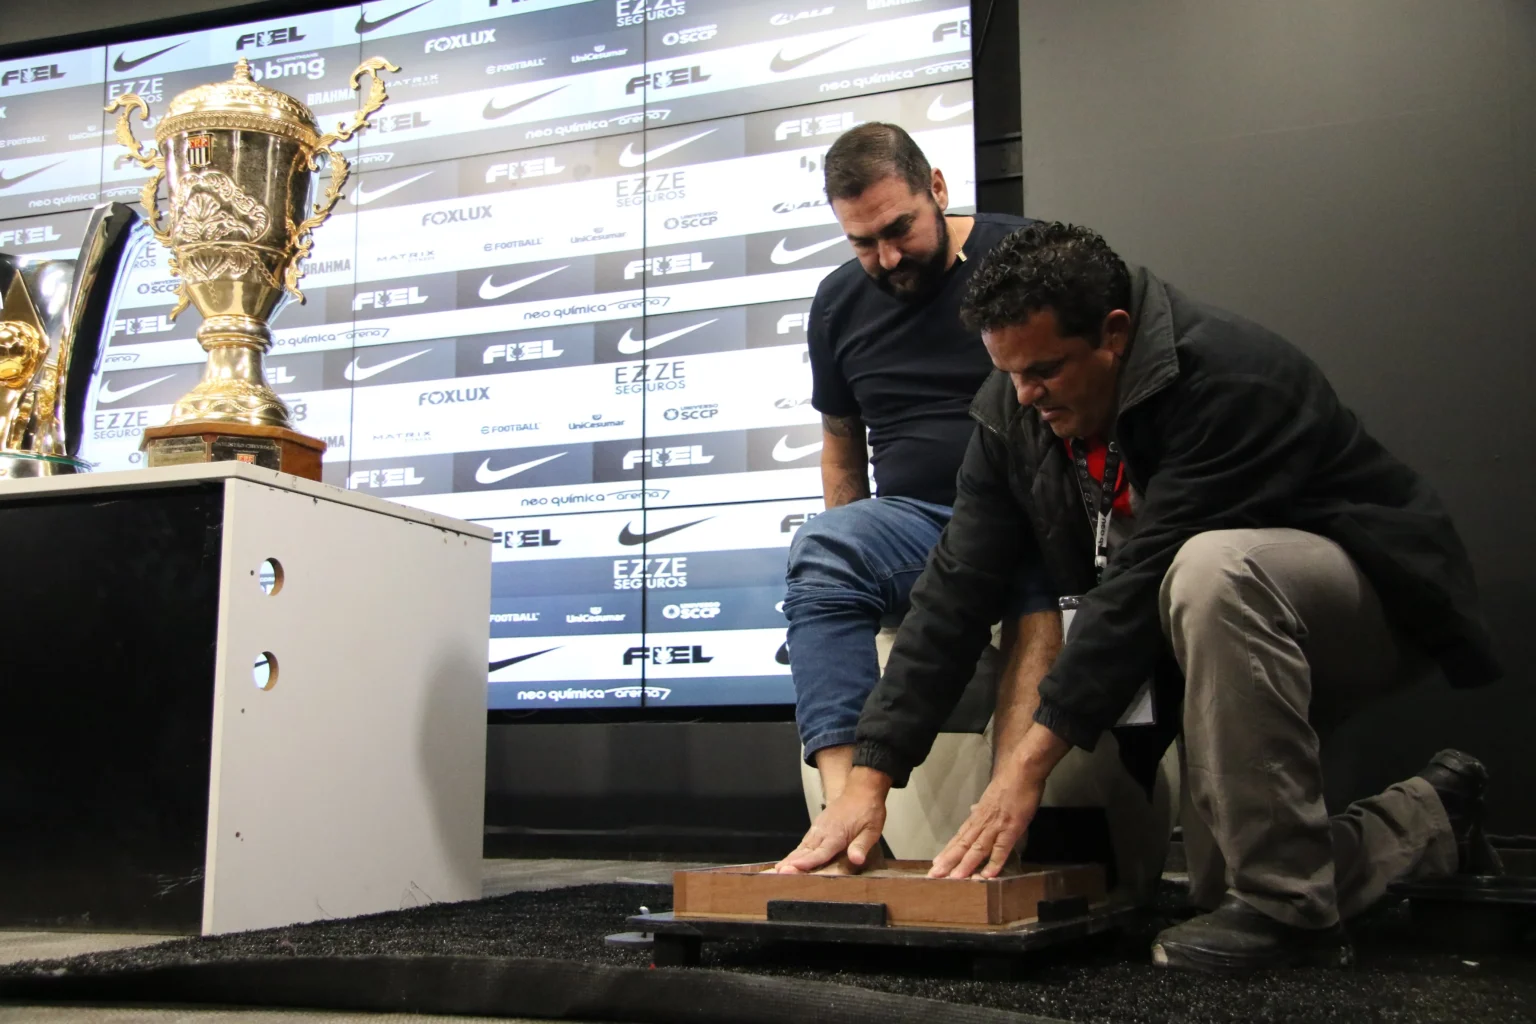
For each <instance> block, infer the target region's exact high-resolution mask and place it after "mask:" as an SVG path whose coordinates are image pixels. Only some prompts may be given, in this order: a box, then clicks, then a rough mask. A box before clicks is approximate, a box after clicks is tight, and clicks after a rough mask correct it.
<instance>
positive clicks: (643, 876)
mask: <svg viewBox="0 0 1536 1024" xmlns="http://www.w3.org/2000/svg"><path fill="white" fill-rule="evenodd" d="M697 866H702V865H695V864H684V863H674V862H660V861H632V860H488V861H486V862H485V873H484V876H483V882H482V886H481V891H482V892H483V893H484V895H486V896H501V895H503V894H505V893H509V892H520V891H527V890H536V889H554V888H558V887H560V886H564V885H588V884H592V883H597V882H666V883H670V882H671V881H672V872H673V871H676V870H677V869H679V868H686V867H697ZM637 909H638V908H637ZM165 940H166V936H163V935H125V934H106V933H98V932H19V931H0V964H9V963H17V962H19V961H22V960H52V959H57V958H59V957H67V956H75V955H77V954H80V953H95V952H101V951H103V950H109V949H123V948H126V947H129V946H143V945H148V944H150V943H154V942H164V941H165ZM485 1019H486V1018H484V1017H423V1016H418V1015H416V1014H387V1015H385V1014H367V1013H313V1012H302V1011H294V1010H271V1011H265V1010H198V1009H176V1010H154V1009H108V1008H99V1007H85V1006H63V1007H40V1006H0V1024H13V1022H14V1024H20V1022H22V1021H26V1022H28V1024H31V1022H33V1021H40V1022H46V1024H65V1022H70V1024H73V1022H75V1021H81V1022H88V1024H278V1022H287V1021H305V1022H312V1024H355V1022H360V1021H368V1022H370V1024H372V1022H375V1021H387V1022H388V1024H418V1022H420V1024H425V1022H427V1021H434V1022H437V1021H442V1022H448V1021H470V1020H479V1021H483V1020H485ZM507 1019H511V1018H507Z"/></svg>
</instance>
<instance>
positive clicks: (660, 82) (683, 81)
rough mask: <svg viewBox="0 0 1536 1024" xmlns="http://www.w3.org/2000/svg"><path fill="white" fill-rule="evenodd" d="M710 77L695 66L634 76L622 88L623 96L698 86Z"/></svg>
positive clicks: (710, 76)
mask: <svg viewBox="0 0 1536 1024" xmlns="http://www.w3.org/2000/svg"><path fill="white" fill-rule="evenodd" d="M712 77H714V76H712V75H706V74H705V73H704V72H703V70H702V69H701V68H700V67H699V66H698V65H697V64H695V65H694V66H693V67H688V68H670V69H668V70H666V71H652V72H651V73H650V74H648V75H636V76H635V77H634V78H631V79H630V80H629V82H628V83H627V84H626V85H625V86H624V95H626V96H633V95H634V94H635V93H637V92H639V91H640V90H641V89H647V88H649V89H671V88H674V87H676V86H680V85H698V84H700V83H701V82H707V81H709V80H710V79H711V78H712Z"/></svg>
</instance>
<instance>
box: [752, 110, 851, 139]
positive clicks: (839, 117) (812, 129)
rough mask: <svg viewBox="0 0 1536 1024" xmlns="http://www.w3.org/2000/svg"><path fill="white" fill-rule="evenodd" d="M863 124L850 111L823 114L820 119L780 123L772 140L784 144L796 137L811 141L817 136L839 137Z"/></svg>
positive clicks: (810, 118) (803, 118)
mask: <svg viewBox="0 0 1536 1024" xmlns="http://www.w3.org/2000/svg"><path fill="white" fill-rule="evenodd" d="M863 123H864V122H863V121H860V120H859V119H858V118H857V117H855V116H854V113H853V111H851V110H845V111H843V112H842V113H840V114H823V115H821V116H820V117H802V118H797V119H795V120H792V121H780V122H779V126H778V127H777V128H775V129H774V130H773V138H774V140H775V141H776V142H785V141H787V140H789V139H791V138H794V137H796V136H798V137H800V138H802V139H811V138H815V137H816V136H818V135H841V134H843V132H845V131H847V130H848V129H850V128H856V127H858V126H859V125H861V124H863Z"/></svg>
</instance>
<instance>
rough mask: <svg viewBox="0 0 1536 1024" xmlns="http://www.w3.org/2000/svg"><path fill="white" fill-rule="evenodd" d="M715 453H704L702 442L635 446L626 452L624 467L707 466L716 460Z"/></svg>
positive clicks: (627, 468)
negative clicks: (666, 445) (662, 446)
mask: <svg viewBox="0 0 1536 1024" xmlns="http://www.w3.org/2000/svg"><path fill="white" fill-rule="evenodd" d="M714 461H715V457H714V456H713V455H705V454H704V446H703V445H701V444H691V445H682V446H679V447H675V448H635V449H632V450H630V451H628V452H625V453H624V468H625V469H626V470H629V469H634V468H635V467H636V466H639V465H648V466H653V467H655V468H657V469H663V468H665V467H668V466H707V465H709V463H711V462H714Z"/></svg>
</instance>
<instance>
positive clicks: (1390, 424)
mask: <svg viewBox="0 0 1536 1024" xmlns="http://www.w3.org/2000/svg"><path fill="white" fill-rule="evenodd" d="M1020 66H1021V70H1022V80H1021V96H1022V100H1023V107H1022V129H1023V151H1024V155H1023V166H1024V205H1025V211H1026V212H1027V213H1028V214H1030V215H1032V216H1036V217H1046V218H1051V219H1062V220H1070V221H1077V222H1081V223H1085V224H1089V225H1092V226H1093V227H1095V228H1097V229H1098V230H1099V231H1101V232H1102V233H1103V234H1104V235H1105V236H1106V237H1107V238H1108V239H1109V241H1110V243H1111V244H1112V245H1114V246H1115V247H1116V248H1117V249H1118V250H1119V251H1120V252H1121V253H1122V254H1123V255H1124V256H1125V257H1126V258H1127V259H1131V260H1135V261H1137V262H1141V263H1145V264H1146V265H1148V266H1149V267H1151V268H1152V269H1153V270H1155V271H1156V272H1157V273H1159V274H1160V275H1162V276H1163V277H1165V278H1166V279H1168V280H1169V281H1171V282H1173V283H1175V284H1177V285H1179V286H1181V287H1183V288H1184V289H1185V290H1187V291H1189V292H1191V293H1193V294H1194V295H1195V296H1197V297H1199V298H1201V299H1204V300H1206V301H1209V302H1212V303H1215V304H1217V305H1220V306H1224V307H1226V308H1228V309H1232V310H1235V311H1237V312H1239V313H1242V314H1244V315H1246V316H1249V317H1251V318H1253V319H1255V320H1258V321H1259V322H1261V323H1264V324H1265V325H1267V326H1269V327H1272V328H1274V329H1275V330H1278V331H1279V332H1281V333H1282V334H1284V335H1285V336H1287V337H1288V338H1290V339H1291V340H1292V341H1293V342H1295V343H1296V344H1298V345H1299V346H1301V347H1302V348H1303V349H1305V350H1306V351H1307V352H1308V353H1309V354H1310V355H1312V356H1313V357H1314V358H1315V359H1316V360H1317V361H1318V362H1319V363H1320V364H1321V365H1322V366H1323V368H1324V370H1325V371H1326V372H1327V373H1328V375H1329V377H1330V378H1331V379H1332V381H1333V383H1334V385H1335V386H1336V387H1337V388H1338V390H1339V392H1340V393H1341V394H1342V395H1343V397H1344V399H1345V401H1347V402H1348V403H1349V404H1350V405H1352V406H1353V407H1354V408H1355V409H1356V410H1357V411H1358V412H1359V413H1360V415H1361V416H1362V417H1363V419H1364V420H1365V423H1366V425H1367V427H1368V428H1369V429H1370V430H1371V431H1372V432H1373V433H1374V434H1375V435H1376V436H1377V437H1379V438H1381V439H1382V440H1383V441H1384V442H1385V443H1386V444H1387V445H1388V446H1389V447H1390V448H1391V449H1392V450H1393V451H1394V452H1396V453H1397V454H1398V455H1399V456H1401V457H1403V458H1404V459H1406V460H1407V461H1408V462H1409V463H1410V464H1412V465H1413V466H1415V467H1416V468H1418V469H1419V470H1420V471H1422V472H1423V473H1425V474H1426V475H1427V476H1428V477H1429V478H1430V480H1431V481H1432V482H1433V484H1434V485H1435V486H1436V487H1437V488H1438V489H1439V491H1440V493H1441V495H1442V496H1443V497H1444V499H1445V500H1446V502H1447V504H1448V505H1449V506H1450V508H1451V511H1452V514H1453V515H1454V516H1455V518H1456V521H1457V523H1458V525H1459V526H1460V529H1461V532H1462V535H1463V537H1464V538H1465V540H1466V543H1467V546H1468V547H1469V548H1470V549H1471V551H1472V555H1473V559H1474V562H1475V564H1476V568H1477V573H1478V580H1479V583H1480V585H1481V589H1482V593H1483V598H1484V602H1485V605H1486V611H1487V614H1488V617H1489V619H1490V620H1491V622H1492V625H1493V628H1494V631H1495V633H1496V636H1497V639H1498V642H1499V644H1500V647H1501V652H1502V654H1503V657H1504V660H1505V664H1506V666H1507V668H1508V670H1509V678H1508V680H1507V681H1506V682H1505V683H1503V684H1501V685H1499V686H1498V687H1496V688H1491V689H1487V690H1482V691H1477V692H1475V693H1452V692H1450V691H1449V690H1448V689H1447V688H1446V687H1445V686H1444V685H1443V684H1441V683H1438V682H1437V683H1432V684H1427V685H1425V686H1422V687H1418V688H1415V689H1414V690H1413V691H1412V692H1410V693H1407V694H1405V695H1403V697H1402V698H1401V699H1398V700H1394V701H1392V702H1391V703H1390V705H1389V706H1387V707H1384V708H1381V709H1379V710H1377V711H1375V712H1373V713H1371V714H1369V715H1367V716H1365V717H1364V718H1363V719H1362V720H1360V721H1357V722H1354V723H1351V724H1350V725H1349V726H1347V727H1346V728H1345V730H1343V732H1342V733H1341V734H1340V735H1339V736H1337V737H1335V738H1334V740H1333V742H1332V743H1331V744H1330V749H1329V762H1330V767H1331V768H1333V769H1334V771H1333V772H1332V773H1331V777H1330V781H1331V782H1333V783H1335V785H1334V787H1333V788H1334V789H1335V790H1336V793H1335V794H1334V795H1336V796H1342V795H1345V794H1349V793H1353V794H1358V793H1359V792H1362V791H1365V790H1367V789H1374V788H1376V787H1378V786H1379V785H1380V784H1383V783H1385V782H1389V781H1391V780H1392V779H1395V778H1399V777H1402V776H1403V775H1405V774H1410V773H1412V772H1413V771H1414V770H1415V769H1416V768H1417V767H1418V766H1419V765H1420V764H1421V763H1422V762H1423V760H1424V758H1425V756H1426V755H1427V754H1429V753H1431V752H1433V751H1434V750H1435V749H1437V748H1439V747H1441V746H1445V745H1452V744H1454V745H1459V746H1463V747H1464V748H1466V749H1468V750H1470V751H1474V752H1476V753H1477V754H1479V755H1480V756H1482V757H1484V758H1485V759H1486V760H1487V761H1488V762H1489V765H1490V768H1491V769H1492V770H1493V771H1494V774H1495V778H1494V788H1493V790H1492V793H1491V799H1492V801H1493V805H1494V806H1493V816H1494V820H1493V821H1492V822H1491V824H1492V825H1493V827H1494V829H1495V831H1503V832H1510V831H1515V830H1520V831H1524V832H1527V833H1532V832H1536V799H1533V798H1532V797H1531V795H1530V794H1532V793H1533V792H1536V758H1532V757H1531V756H1530V755H1529V743H1530V741H1529V738H1528V732H1529V728H1530V725H1531V723H1532V722H1533V721H1536V690H1533V687H1532V686H1531V672H1530V669H1529V666H1530V665H1531V664H1532V663H1533V660H1536V629H1533V628H1532V623H1533V621H1536V582H1533V576H1536V514H1533V513H1536V510H1533V502H1536V489H1533V487H1532V483H1531V478H1530V476H1529V474H1528V472H1527V471H1526V467H1527V466H1528V464H1529V462H1530V459H1531V456H1530V453H1531V451H1532V449H1533V447H1536V412H1533V410H1532V406H1531V399H1530V394H1531V387H1532V382H1533V381H1536V345H1533V341H1536V339H1533V337H1532V335H1533V333H1536V332H1533V327H1532V323H1533V321H1532V318H1531V316H1530V314H1529V311H1528V310H1529V307H1528V303H1529V301H1530V297H1531V296H1532V295H1533V294H1536V187H1533V186H1536V4H1533V3H1531V2H1529V0H1455V2H1442V0H1288V2H1286V3H1273V2H1268V0H1160V2H1156V3H1154V2H1151V0H1093V2H1091V3H1083V2H1080V0H1021V6H1020Z"/></svg>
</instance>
